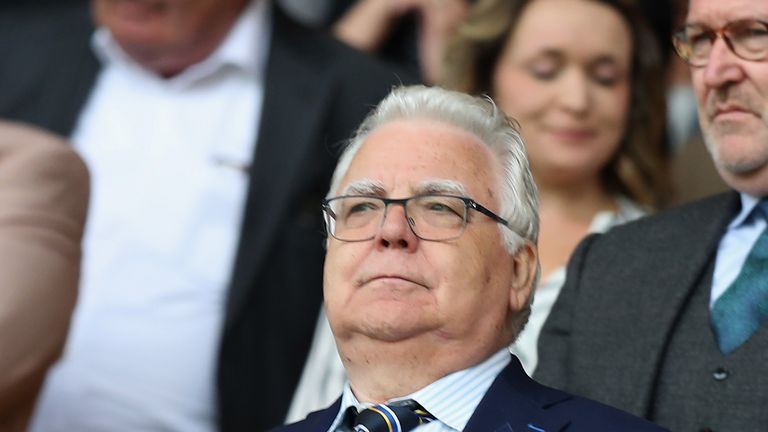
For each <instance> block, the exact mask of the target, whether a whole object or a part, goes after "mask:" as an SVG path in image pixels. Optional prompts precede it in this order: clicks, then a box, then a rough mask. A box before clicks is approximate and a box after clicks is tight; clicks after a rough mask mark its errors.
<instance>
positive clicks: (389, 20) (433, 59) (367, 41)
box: [333, 0, 469, 83]
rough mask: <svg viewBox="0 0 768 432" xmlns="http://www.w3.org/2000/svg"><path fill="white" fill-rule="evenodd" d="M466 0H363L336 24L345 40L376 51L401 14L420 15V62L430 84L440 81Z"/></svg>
mask: <svg viewBox="0 0 768 432" xmlns="http://www.w3.org/2000/svg"><path fill="white" fill-rule="evenodd" d="M468 8H469V6H468V5H467V1H466V0H360V1H358V2H357V3H355V5H354V6H353V7H352V8H351V9H350V10H349V11H348V12H347V13H346V14H345V15H344V16H343V17H342V18H341V19H340V20H339V21H338V22H337V23H336V24H335V25H334V27H333V32H334V34H335V35H336V37H338V38H339V39H341V40H342V41H344V42H346V43H347V44H349V45H351V46H353V47H355V48H358V49H361V50H363V51H368V52H375V51H376V50H377V49H378V48H379V47H380V46H381V44H382V43H383V42H384V40H385V39H386V38H387V36H389V33H390V31H391V30H392V28H393V27H394V23H395V22H396V20H397V19H398V18H400V17H401V16H403V15H405V14H408V13H416V14H417V15H418V16H419V18H420V21H419V30H418V34H419V40H418V49H419V63H420V64H421V70H422V75H423V77H424V79H425V81H427V82H429V83H434V82H437V80H438V79H439V77H440V73H441V70H442V63H443V56H444V53H445V49H446V45H447V43H448V40H449V39H450V37H451V36H452V35H453V32H454V31H455V29H456V27H457V26H458V25H459V23H460V22H461V20H462V19H463V18H464V16H465V15H466V13H467V9H468Z"/></svg>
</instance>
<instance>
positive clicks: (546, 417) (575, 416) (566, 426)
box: [272, 356, 665, 432]
mask: <svg viewBox="0 0 768 432" xmlns="http://www.w3.org/2000/svg"><path fill="white" fill-rule="evenodd" d="M340 404H341V399H339V400H337V401H336V402H335V403H334V404H333V405H331V406H330V407H329V408H326V409H325V410H322V411H317V412H314V413H311V414H310V415H308V416H307V418H306V419H305V420H303V421H300V422H298V423H294V424H291V425H288V426H283V427H280V428H277V429H273V430H272V432H325V431H327V430H328V428H330V427H331V423H332V422H333V420H334V419H335V418H336V415H337V414H338V412H339V407H340ZM663 430H665V429H662V428H661V427H659V426H656V425H654V424H653V423H650V422H648V421H646V420H643V419H641V418H639V417H634V416H632V415H630V414H628V413H625V412H624V411H620V410H618V409H616V408H612V407H609V406H607V405H603V404H601V403H599V402H595V401H592V400H589V399H585V398H581V397H578V396H573V395H571V394H568V393H565V392H562V391H560V390H555V389H553V388H550V387H546V386H544V385H541V384H539V383H537V382H536V381H534V380H532V379H531V378H530V377H528V375H526V373H525V371H524V370H523V368H522V366H521V365H520V362H519V361H518V360H517V357H514V356H513V357H512V361H511V362H510V363H509V365H508V366H507V367H506V368H504V370H502V371H501V373H500V374H499V376H498V377H496V380H495V381H494V382H493V384H492V385H491V387H490V388H489V389H488V392H487V393H486V394H485V397H483V399H482V400H481V401H480V404H479V405H478V406H477V409H475V412H474V414H472V417H471V418H470V419H469V422H468V423H467V427H466V428H465V429H464V431H466V432H553V431H569V432H581V431H583V432H595V431H623V432H634V431H637V432H646V431H647V432H654V431H663Z"/></svg>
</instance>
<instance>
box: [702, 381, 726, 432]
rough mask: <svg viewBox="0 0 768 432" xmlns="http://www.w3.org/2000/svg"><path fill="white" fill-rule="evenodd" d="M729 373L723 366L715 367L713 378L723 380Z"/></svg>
mask: <svg viewBox="0 0 768 432" xmlns="http://www.w3.org/2000/svg"><path fill="white" fill-rule="evenodd" d="M728 375H730V374H729V373H728V371H727V370H725V368H721V367H719V368H717V369H715V371H714V372H712V378H714V379H715V381H723V380H725V379H727V378H728ZM704 430H705V429H702V431H704ZM707 430H708V429H707Z"/></svg>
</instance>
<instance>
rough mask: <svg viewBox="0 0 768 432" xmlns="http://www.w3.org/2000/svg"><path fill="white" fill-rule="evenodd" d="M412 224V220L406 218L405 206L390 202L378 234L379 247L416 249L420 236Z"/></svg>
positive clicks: (376, 239)
mask: <svg viewBox="0 0 768 432" xmlns="http://www.w3.org/2000/svg"><path fill="white" fill-rule="evenodd" d="M412 224H413V221H412V220H408V219H406V214H405V206H403V205H397V204H390V205H389V206H387V208H386V209H385V211H384V220H383V221H382V222H381V227H380V228H379V232H378V233H377V234H376V238H375V241H376V243H377V247H379V248H382V249H388V248H396V249H406V250H408V251H412V250H414V249H415V248H416V244H417V243H418V241H419V238H418V237H416V234H415V233H414V232H413V229H412Z"/></svg>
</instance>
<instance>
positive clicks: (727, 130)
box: [535, 0, 768, 431]
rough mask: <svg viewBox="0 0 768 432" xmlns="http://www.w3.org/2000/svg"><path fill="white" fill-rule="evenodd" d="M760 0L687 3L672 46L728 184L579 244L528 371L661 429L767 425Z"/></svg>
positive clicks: (767, 264)
mask: <svg viewBox="0 0 768 432" xmlns="http://www.w3.org/2000/svg"><path fill="white" fill-rule="evenodd" d="M767 23H768V3H766V2H754V1H750V0H691V1H690V2H689V10H688V16H687V19H686V22H685V25H684V27H683V28H681V29H680V30H679V31H678V32H677V33H676V34H675V48H676V50H677V52H678V54H679V55H680V57H681V58H682V59H683V60H684V61H686V62H687V63H688V64H689V65H690V68H691V78H692V83H693V87H694V90H695V92H696V97H697V101H698V109H699V122H700V123H701V128H702V131H703V133H704V141H705V143H706V145H707V149H708V150H709V152H710V154H711V155H712V157H713V160H714V162H715V165H716V167H717V170H718V172H719V173H720V176H721V177H722V178H723V180H724V181H725V182H726V183H727V184H728V185H729V186H730V187H731V188H733V191H731V192H727V193H724V194H720V195H716V196H713V197H710V198H707V199H704V200H701V201H698V202H695V203H691V204H689V205H686V206H683V207H680V208H677V209H672V210H669V211H667V212H662V213H659V214H657V215H655V216H652V217H649V218H646V219H641V220H640V221H639V222H636V223H630V224H627V225H624V226H621V227H617V228H614V229H613V230H612V231H611V232H610V233H608V234H605V235H598V236H593V237H590V238H588V239H586V240H585V241H584V242H583V243H582V244H581V245H580V246H579V248H578V249H577V250H576V252H574V255H573V256H572V258H571V261H570V264H569V267H568V272H567V280H566V283H565V286H564V288H563V291H562V293H561V295H560V297H559V298H558V301H557V303H556V304H555V306H554V309H553V310H552V313H551V314H550V316H549V320H548V322H547V323H546V324H545V326H544V329H543V331H542V337H541V338H540V339H539V359H540V363H539V367H538V368H537V369H536V372H535V377H537V378H539V379H541V380H542V381H543V382H545V383H548V384H550V385H554V386H557V387H562V388H564V389H565V390H567V391H572V392H575V393H579V394H583V395H585V396H587V397H592V398H594V399H597V400H599V401H602V402H604V403H608V404H613V405H616V406H617V407H619V408H622V409H625V410H627V411H630V412H632V413H634V414H636V415H641V416H644V417H646V418H648V419H650V420H652V421H655V422H657V423H659V424H660V425H662V426H666V427H668V428H670V429H672V430H700V431H711V430H716V431H726V430H728V431H731V430H733V431H735V430H762V429H765V426H766V425H768V412H766V410H765V407H766V406H768V373H767V372H768V368H766V353H767V352H768V228H766V227H768V200H767V199H766V198H767V197H768V60H767V59H768V24H767Z"/></svg>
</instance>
